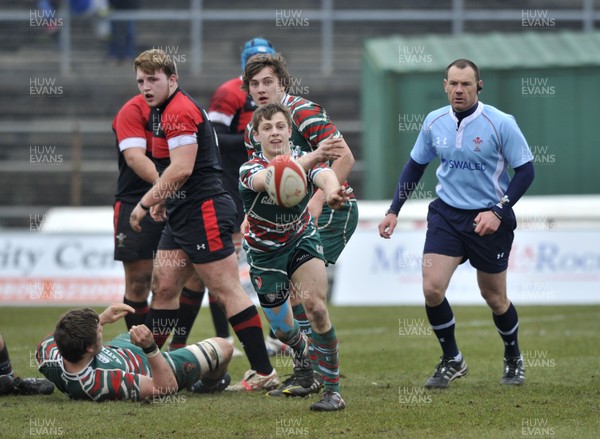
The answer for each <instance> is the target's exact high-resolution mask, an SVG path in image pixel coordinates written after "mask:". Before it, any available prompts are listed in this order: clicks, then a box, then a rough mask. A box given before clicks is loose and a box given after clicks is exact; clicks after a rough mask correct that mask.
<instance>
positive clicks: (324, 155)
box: [313, 134, 344, 162]
mask: <svg viewBox="0 0 600 439" xmlns="http://www.w3.org/2000/svg"><path fill="white" fill-rule="evenodd" d="M342 140H343V138H342V137H341V136H340V137H333V134H332V135H330V136H329V137H328V138H326V139H325V140H323V141H322V142H321V143H319V147H318V148H317V149H316V150H314V151H313V153H314V154H316V155H317V156H318V161H319V162H324V161H328V160H335V159H339V158H340V157H341V156H342V154H341V151H342V150H343V149H344V145H343V144H342Z"/></svg>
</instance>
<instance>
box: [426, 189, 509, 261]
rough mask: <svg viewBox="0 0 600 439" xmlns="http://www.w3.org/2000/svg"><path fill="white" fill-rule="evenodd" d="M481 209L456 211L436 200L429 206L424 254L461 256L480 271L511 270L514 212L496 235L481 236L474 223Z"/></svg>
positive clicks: (505, 218)
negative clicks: (509, 261)
mask: <svg viewBox="0 0 600 439" xmlns="http://www.w3.org/2000/svg"><path fill="white" fill-rule="evenodd" d="M486 210H489V209H481V210H463V209H456V208H454V207H452V206H449V205H448V204H446V203H444V202H443V201H442V200H440V199H437V200H434V201H432V202H431V204H429V213H428V214H427V235H426V237H425V248H424V249H423V253H424V254H427V253H435V254H440V255H446V256H462V258H463V259H462V261H461V264H462V263H463V262H465V261H466V260H467V259H468V260H469V261H470V262H471V265H472V266H473V267H474V268H476V269H477V270H480V271H483V272H484V273H501V272H503V271H504V270H506V269H507V268H508V257H509V255H510V249H511V247H512V243H513V239H514V229H515V228H516V225H517V223H516V220H515V216H514V213H513V212H512V211H509V212H506V213H507V215H505V217H504V218H503V219H502V222H501V223H500V227H499V228H498V230H497V231H496V232H495V233H492V234H491V235H486V236H479V235H477V234H476V233H475V228H474V227H473V222H474V220H475V217H476V216H477V215H478V214H479V212H483V211H486Z"/></svg>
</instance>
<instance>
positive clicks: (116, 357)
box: [36, 334, 151, 401]
mask: <svg viewBox="0 0 600 439" xmlns="http://www.w3.org/2000/svg"><path fill="white" fill-rule="evenodd" d="M36 361H37V364H38V369H39V371H40V372H41V373H42V374H43V375H44V376H45V377H46V378H48V379H49V380H50V381H52V382H53V383H54V384H55V385H56V387H57V388H58V389H59V390H60V391H61V392H63V393H65V394H67V395H69V397H71V398H72V399H88V400H90V399H91V400H93V401H106V400H132V401H139V400H140V383H139V376H140V375H146V376H150V375H151V373H150V365H149V364H148V360H147V359H146V356H145V355H144V353H143V350H142V349H141V348H139V347H137V346H135V345H134V344H133V343H131V341H130V340H129V335H128V334H121V335H120V336H118V337H117V338H115V339H114V340H112V341H111V342H110V343H108V344H107V345H105V346H103V347H102V349H101V350H100V352H99V353H98V355H96V356H95V357H94V358H93V359H92V361H91V362H90V363H89V364H88V365H87V366H86V367H85V368H84V369H83V370H81V371H80V372H77V373H69V372H67V371H66V370H65V368H64V364H63V359H62V356H61V355H60V353H59V352H58V347H57V346H56V342H55V341H54V337H53V336H52V335H49V336H47V337H46V338H45V339H44V340H42V341H41V342H40V344H39V345H38V348H37V352H36Z"/></svg>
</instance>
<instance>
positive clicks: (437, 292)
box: [423, 283, 446, 306]
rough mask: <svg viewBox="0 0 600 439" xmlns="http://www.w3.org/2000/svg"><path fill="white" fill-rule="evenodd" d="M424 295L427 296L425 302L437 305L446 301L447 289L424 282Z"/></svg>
mask: <svg viewBox="0 0 600 439" xmlns="http://www.w3.org/2000/svg"><path fill="white" fill-rule="evenodd" d="M423 295H424V296H425V302H426V303H427V305H429V306H437V305H439V304H440V303H442V302H443V301H444V297H445V296H446V290H445V289H444V288H442V287H441V286H439V285H436V284H433V283H424V284H423Z"/></svg>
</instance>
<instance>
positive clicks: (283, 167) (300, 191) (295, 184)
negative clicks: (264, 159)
mask: <svg viewBox="0 0 600 439" xmlns="http://www.w3.org/2000/svg"><path fill="white" fill-rule="evenodd" d="M265 183H266V186H267V193H268V194H269V197H271V200H273V202H275V204H277V205H278V206H283V207H294V206H295V205H296V204H298V203H299V202H300V201H302V200H303V199H304V197H305V196H306V191H307V182H306V172H305V171H304V168H303V167H302V166H300V165H299V164H298V163H296V162H295V161H294V159H292V158H291V157H290V156H289V155H279V156H277V157H275V158H274V159H273V160H271V161H270V162H269V165H268V166H267V175H266V179H265Z"/></svg>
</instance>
